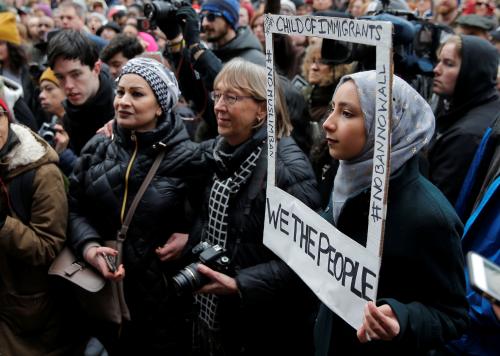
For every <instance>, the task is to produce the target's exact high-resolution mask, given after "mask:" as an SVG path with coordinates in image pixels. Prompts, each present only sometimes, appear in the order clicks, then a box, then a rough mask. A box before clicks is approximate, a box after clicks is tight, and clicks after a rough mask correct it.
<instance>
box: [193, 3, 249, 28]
mask: <svg viewBox="0 0 500 356" xmlns="http://www.w3.org/2000/svg"><path fill="white" fill-rule="evenodd" d="M201 11H202V12H203V11H212V12H220V13H221V14H222V16H223V17H224V19H226V21H227V22H228V23H229V25H230V26H231V27H232V28H233V29H235V30H236V28H237V27H238V21H239V20H240V2H239V1H238V0H207V1H205V2H204V3H203V6H202V7H201Z"/></svg>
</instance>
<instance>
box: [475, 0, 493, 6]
mask: <svg viewBox="0 0 500 356" xmlns="http://www.w3.org/2000/svg"><path fill="white" fill-rule="evenodd" d="M476 6H477V7H480V6H484V7H490V4H488V3H487V2H481V1H476Z"/></svg>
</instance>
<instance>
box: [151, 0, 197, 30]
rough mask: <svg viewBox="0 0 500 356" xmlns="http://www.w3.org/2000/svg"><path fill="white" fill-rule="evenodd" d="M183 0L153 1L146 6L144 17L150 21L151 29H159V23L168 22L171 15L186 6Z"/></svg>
mask: <svg viewBox="0 0 500 356" xmlns="http://www.w3.org/2000/svg"><path fill="white" fill-rule="evenodd" d="M186 4H189V3H186V2H185V1H183V0H165V1H153V2H151V3H147V4H145V5H144V16H145V17H146V19H148V20H149V28H150V29H154V28H156V27H158V23H159V22H162V21H166V20H167V18H168V16H169V15H170V14H175V12H176V11H177V10H178V9H179V8H180V7H181V6H183V5H186Z"/></svg>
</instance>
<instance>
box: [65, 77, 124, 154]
mask: <svg viewBox="0 0 500 356" xmlns="http://www.w3.org/2000/svg"><path fill="white" fill-rule="evenodd" d="M99 83H100V84H99V89H98V90H97V93H96V94H95V95H94V96H93V97H92V98H89V100H87V102H85V103H83V104H82V105H78V106H75V105H73V104H71V103H70V102H69V101H68V99H66V100H65V101H64V102H63V104H64V109H65V110H66V114H65V115H64V117H63V126H64V129H65V130H66V131H67V132H68V135H69V137H70V142H69V145H70V147H71V149H72V150H73V152H75V154H76V155H80V151H81V150H82V148H83V146H85V144H86V143H87V142H88V141H89V140H90V139H91V138H92V137H94V135H95V133H96V131H97V130H98V129H100V128H101V127H103V126H104V124H106V123H107V122H108V121H109V120H112V119H113V118H114V117H115V109H114V108H113V99H114V96H115V95H114V91H113V86H112V79H111V78H110V76H109V74H108V72H107V71H105V70H101V72H100V73H99Z"/></svg>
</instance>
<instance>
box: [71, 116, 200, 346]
mask: <svg viewBox="0 0 500 356" xmlns="http://www.w3.org/2000/svg"><path fill="white" fill-rule="evenodd" d="M114 131H115V132H116V135H115V136H114V138H112V139H110V138H107V137H104V136H102V135H96V136H95V137H94V138H93V139H92V140H91V141H89V143H88V144H87V145H86V146H85V148H84V149H83V150H82V154H81V156H80V158H79V159H78V161H77V164H76V167H75V170H74V172H73V174H72V175H71V177H70V218H69V231H70V235H71V237H70V243H71V246H72V247H73V249H74V250H75V251H76V252H77V254H79V255H81V254H82V251H83V248H84V246H85V244H86V243H89V242H91V241H95V242H98V243H101V244H102V242H103V240H109V239H114V238H115V235H116V232H117V231H118V230H119V228H120V226H121V219H120V211H121V209H122V202H123V199H124V197H127V198H126V199H127V201H126V209H125V212H126V211H127V210H128V208H129V206H130V204H131V202H132V200H133V198H134V196H135V194H136V192H137V191H138V189H139V186H140V185H141V183H142V181H143V180H144V178H145V176H146V174H147V172H148V171H149V169H150V167H151V165H152V163H153V161H154V159H155V157H156V156H157V154H158V152H159V150H161V149H165V150H166V155H165V157H164V158H163V160H162V162H161V164H160V167H159V169H158V171H157V173H156V176H155V178H154V179H153V181H152V182H151V183H150V185H149V187H148V188H147V190H146V192H145V193H144V196H143V197H142V199H141V202H140V203H139V205H138V207H137V209H136V212H135V214H134V217H133V219H132V222H131V223H130V227H129V230H128V234H127V238H126V240H125V242H124V248H123V252H124V253H123V261H124V266H125V271H126V276H125V279H124V288H125V298H126V301H127V305H128V307H129V309H130V312H131V318H132V321H131V323H130V324H129V325H127V324H126V325H125V326H126V327H127V326H128V327H129V330H133V332H132V333H131V332H127V328H125V330H124V331H123V333H122V335H127V337H126V338H125V336H124V337H123V338H122V340H121V341H120V344H121V347H122V348H123V349H125V350H126V351H127V353H128V354H158V353H162V354H165V353H168V352H172V354H175V355H178V354H182V353H183V351H181V350H183V348H184V349H187V348H190V346H191V345H190V340H189V336H190V332H191V331H190V330H189V325H188V324H186V320H185V316H184V315H183V313H184V312H185V311H186V308H184V306H186V307H187V305H190V303H191V302H190V300H189V298H185V299H184V300H183V301H181V300H179V299H177V298H176V297H174V296H172V295H171V293H169V290H168V289H167V284H166V283H165V280H168V279H169V277H170V276H171V275H172V274H173V273H175V272H176V271H177V270H178V269H179V268H180V267H181V266H183V263H182V262H180V265H176V264H175V263H173V262H160V260H159V258H158V257H157V255H156V253H155V249H156V248H157V247H159V246H163V245H164V244H165V242H166V241H167V239H168V238H169V237H170V235H171V234H172V233H173V232H182V231H186V214H185V213H184V203H185V198H186V185H185V183H184V175H185V171H184V170H185V167H186V164H187V163H188V162H190V161H191V157H192V154H193V152H194V148H195V146H194V144H193V143H192V142H191V141H190V140H189V138H188V134H187V132H186V129H185V128H184V125H183V123H182V122H181V120H180V118H178V117H174V116H173V115H171V116H170V117H169V120H165V121H163V122H161V123H160V124H159V127H157V129H156V130H154V131H150V132H143V133H139V132H133V131H132V132H131V131H130V130H126V129H122V128H119V127H116V126H115V128H114ZM134 151H135V152H136V156H135V158H134ZM129 165H130V167H131V169H130V174H128V175H127V167H128V166H129ZM127 177H128V180H127ZM125 190H128V194H127V195H125ZM185 304H186V305H185ZM130 334H132V335H130Z"/></svg>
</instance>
